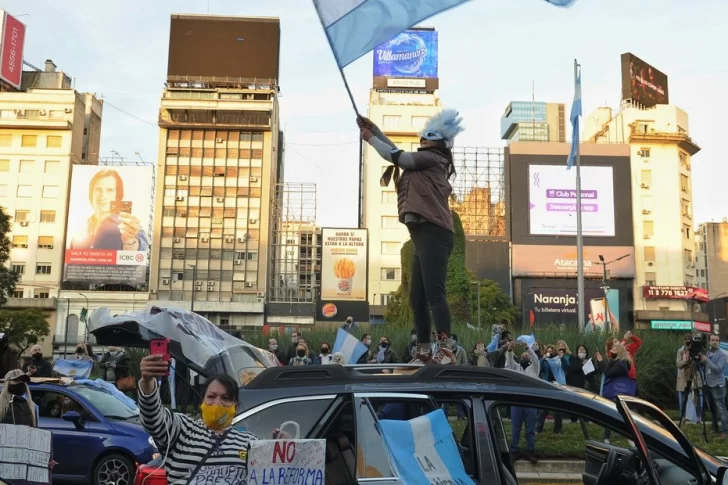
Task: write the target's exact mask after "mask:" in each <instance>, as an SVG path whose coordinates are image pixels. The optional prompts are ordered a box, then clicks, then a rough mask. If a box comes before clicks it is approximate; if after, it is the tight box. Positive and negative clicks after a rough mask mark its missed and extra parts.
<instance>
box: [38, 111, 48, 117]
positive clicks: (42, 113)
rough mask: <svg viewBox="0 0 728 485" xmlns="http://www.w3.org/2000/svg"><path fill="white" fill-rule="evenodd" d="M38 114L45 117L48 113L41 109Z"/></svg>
mask: <svg viewBox="0 0 728 485" xmlns="http://www.w3.org/2000/svg"><path fill="white" fill-rule="evenodd" d="M38 114H39V115H41V116H45V115H47V114H48V112H47V111H46V110H44V109H42V110H40V111H39V113H38Z"/></svg>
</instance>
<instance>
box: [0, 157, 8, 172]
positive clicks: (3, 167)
mask: <svg viewBox="0 0 728 485" xmlns="http://www.w3.org/2000/svg"><path fill="white" fill-rule="evenodd" d="M9 171H10V160H0V172H9Z"/></svg>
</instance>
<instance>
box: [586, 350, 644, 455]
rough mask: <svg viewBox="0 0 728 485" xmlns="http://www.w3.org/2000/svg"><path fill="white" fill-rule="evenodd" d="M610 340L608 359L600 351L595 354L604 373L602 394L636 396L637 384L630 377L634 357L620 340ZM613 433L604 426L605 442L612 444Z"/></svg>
mask: <svg viewBox="0 0 728 485" xmlns="http://www.w3.org/2000/svg"><path fill="white" fill-rule="evenodd" d="M610 340H612V342H611V346H608V354H607V355H609V359H608V360H607V359H604V358H603V357H602V355H601V354H600V353H599V352H597V353H596V354H594V360H595V361H596V366H597V367H598V368H599V371H600V372H601V373H602V389H601V395H602V396H603V397H606V398H607V399H612V400H614V399H615V398H616V397H617V395H619V394H623V395H627V396H634V395H635V393H636V391H637V384H636V382H635V380H634V379H633V378H632V377H630V368H632V367H634V362H633V361H632V357H631V356H630V355H629V352H627V349H626V348H625V347H624V345H622V344H620V342H619V341H618V340H616V339H610ZM611 434H612V431H611V430H610V429H609V428H604V443H606V444H611V443H610V441H609V438H610V436H611Z"/></svg>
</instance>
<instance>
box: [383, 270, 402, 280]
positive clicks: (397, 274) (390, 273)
mask: <svg viewBox="0 0 728 485" xmlns="http://www.w3.org/2000/svg"><path fill="white" fill-rule="evenodd" d="M401 279H402V270H401V269H400V268H382V281H399V280H401Z"/></svg>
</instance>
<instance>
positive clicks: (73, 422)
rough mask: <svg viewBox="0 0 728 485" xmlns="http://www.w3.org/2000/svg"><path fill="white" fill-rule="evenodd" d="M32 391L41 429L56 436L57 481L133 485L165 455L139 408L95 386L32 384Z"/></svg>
mask: <svg viewBox="0 0 728 485" xmlns="http://www.w3.org/2000/svg"><path fill="white" fill-rule="evenodd" d="M34 381H35V380H34ZM39 381H40V380H39ZM30 392H31V395H32V396H33V401H35V403H36V405H37V406H38V407H37V409H38V411H39V420H38V427H39V428H41V429H46V430H48V431H51V432H52V433H53V459H54V460H55V461H56V463H57V464H56V466H55V467H54V468H53V480H54V482H56V481H57V482H81V483H91V484H93V485H133V483H134V475H135V473H136V468H137V465H138V464H139V463H147V462H149V461H151V460H153V459H155V458H157V457H158V455H159V451H158V450H157V448H156V447H155V445H154V442H153V441H152V439H151V437H150V436H149V435H148V434H147V433H146V432H145V431H144V429H143V428H142V426H141V422H140V420H139V408H137V407H136V405H132V404H131V403H125V402H122V401H121V400H119V399H118V398H117V397H115V396H113V395H112V394H110V393H109V392H106V391H104V390H102V389H100V388H98V387H95V386H93V385H89V384H79V383H75V382H74V383H70V384H67V385H65V384H61V383H60V381H59V380H53V381H49V380H46V381H44V382H31V384H30Z"/></svg>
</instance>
